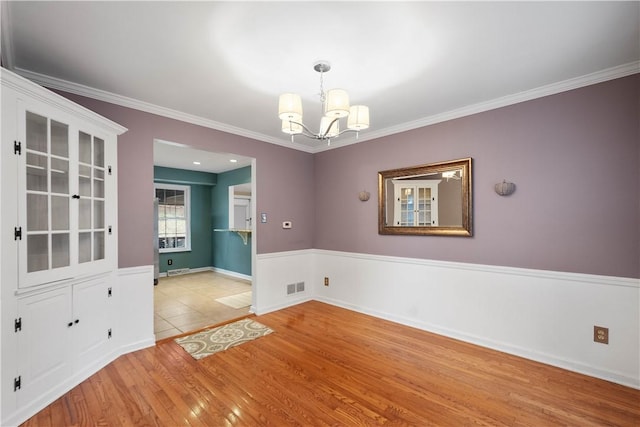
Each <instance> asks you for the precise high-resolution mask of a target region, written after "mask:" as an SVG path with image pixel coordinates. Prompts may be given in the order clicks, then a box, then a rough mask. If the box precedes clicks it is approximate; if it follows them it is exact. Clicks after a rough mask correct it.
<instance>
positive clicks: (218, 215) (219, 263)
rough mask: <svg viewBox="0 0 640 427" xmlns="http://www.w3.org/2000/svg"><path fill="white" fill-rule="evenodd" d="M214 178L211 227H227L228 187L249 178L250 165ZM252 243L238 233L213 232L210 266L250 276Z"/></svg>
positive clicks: (243, 182) (253, 201)
mask: <svg viewBox="0 0 640 427" xmlns="http://www.w3.org/2000/svg"><path fill="white" fill-rule="evenodd" d="M217 179H218V181H217V185H216V186H215V187H213V192H212V201H211V202H212V204H211V213H212V217H211V221H212V223H213V228H217V229H226V228H229V187H230V186H232V185H237V184H246V183H249V182H251V167H250V166H247V167H245V168H241V169H236V170H233V171H229V172H224V173H221V174H218V176H217ZM251 203H255V200H251ZM254 220H255V219H254ZM252 243H253V242H252V238H251V236H249V238H248V240H247V244H246V245H245V244H244V243H243V242H242V238H241V237H240V236H239V235H238V234H237V233H231V232H215V233H214V236H213V266H214V267H216V268H221V269H224V270H228V271H234V272H237V273H241V274H245V275H247V276H250V275H251V245H252Z"/></svg>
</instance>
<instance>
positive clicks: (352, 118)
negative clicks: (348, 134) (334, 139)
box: [347, 105, 369, 132]
mask: <svg viewBox="0 0 640 427" xmlns="http://www.w3.org/2000/svg"><path fill="white" fill-rule="evenodd" d="M368 127H369V107H367V106H366V105H352V106H351V108H350V109H349V118H348V119H347V128H348V129H351V130H354V131H356V132H358V131H361V130H364V129H367V128H368Z"/></svg>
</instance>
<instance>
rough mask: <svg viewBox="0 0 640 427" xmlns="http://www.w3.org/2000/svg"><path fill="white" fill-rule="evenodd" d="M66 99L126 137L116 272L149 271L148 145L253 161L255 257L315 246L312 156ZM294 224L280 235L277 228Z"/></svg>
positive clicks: (106, 105)
mask: <svg viewBox="0 0 640 427" xmlns="http://www.w3.org/2000/svg"><path fill="white" fill-rule="evenodd" d="M62 95H64V96H65V97H67V98H69V99H71V100H73V101H75V102H77V103H78V104H81V105H83V106H85V107H87V108H89V109H90V110H92V111H95V112H97V113H98V114H101V115H103V116H105V117H107V118H109V119H111V120H113V121H115V122H117V123H119V124H121V125H122V126H125V127H127V128H128V129H129V130H128V131H127V132H125V133H124V134H123V135H121V136H120V137H119V138H118V204H119V205H118V226H119V229H120V230H119V234H118V239H119V241H118V251H119V253H118V265H119V267H120V268H124V267H134V266H139V265H151V264H153V246H152V244H153V140H154V139H155V138H158V139H164V140H167V141H173V142H179V143H182V144H187V145H189V146H191V147H193V148H196V149H200V150H209V151H213V152H228V153H234V154H239V155H243V156H248V157H253V158H255V159H256V174H257V178H256V186H257V188H256V195H255V200H256V203H257V205H256V206H257V211H258V212H266V213H267V215H268V222H267V223H266V224H262V223H259V222H258V223H257V224H256V227H257V236H259V238H258V239H257V245H258V246H257V248H256V250H257V252H258V253H268V252H280V251H290V250H297V249H309V248H311V247H312V246H311V245H312V241H313V239H312V235H313V230H314V228H313V223H314V210H313V194H312V191H313V156H312V155H311V154H309V153H304V152H301V151H298V150H293V149H289V148H284V147H280V146H277V145H274V144H269V143H266V142H261V141H256V140H253V139H249V138H244V137H241V136H236V135H231V134H228V133H225V132H220V131H216V130H213V129H209V128H205V127H202V126H197V125H192V124H189V123H185V122H181V121H178V120H173V119H168V118H165V117H161V116H157V115H155V114H149V113H145V112H142V111H138V110H134V109H131V108H126V107H121V106H118V105H114V104H110V103H106V102H102V101H96V100H94V99H90V98H85V97H81V96H77V95H73V94H69V93H62ZM285 220H289V221H292V222H293V224H294V228H293V229H291V230H283V229H282V226H281V224H282V221H285Z"/></svg>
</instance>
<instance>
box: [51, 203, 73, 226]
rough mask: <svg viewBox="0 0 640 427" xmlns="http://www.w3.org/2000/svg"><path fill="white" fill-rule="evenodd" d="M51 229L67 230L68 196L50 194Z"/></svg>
mask: <svg viewBox="0 0 640 427" xmlns="http://www.w3.org/2000/svg"><path fill="white" fill-rule="evenodd" d="M51 229H52V230H69V197H62V196H51Z"/></svg>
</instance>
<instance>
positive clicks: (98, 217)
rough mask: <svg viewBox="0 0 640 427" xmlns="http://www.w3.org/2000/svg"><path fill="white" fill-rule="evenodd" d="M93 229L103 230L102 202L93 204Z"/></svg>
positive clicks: (97, 201)
mask: <svg viewBox="0 0 640 427" xmlns="http://www.w3.org/2000/svg"><path fill="white" fill-rule="evenodd" d="M93 228H104V202H103V201H102V200H95V201H94V202H93Z"/></svg>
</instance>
